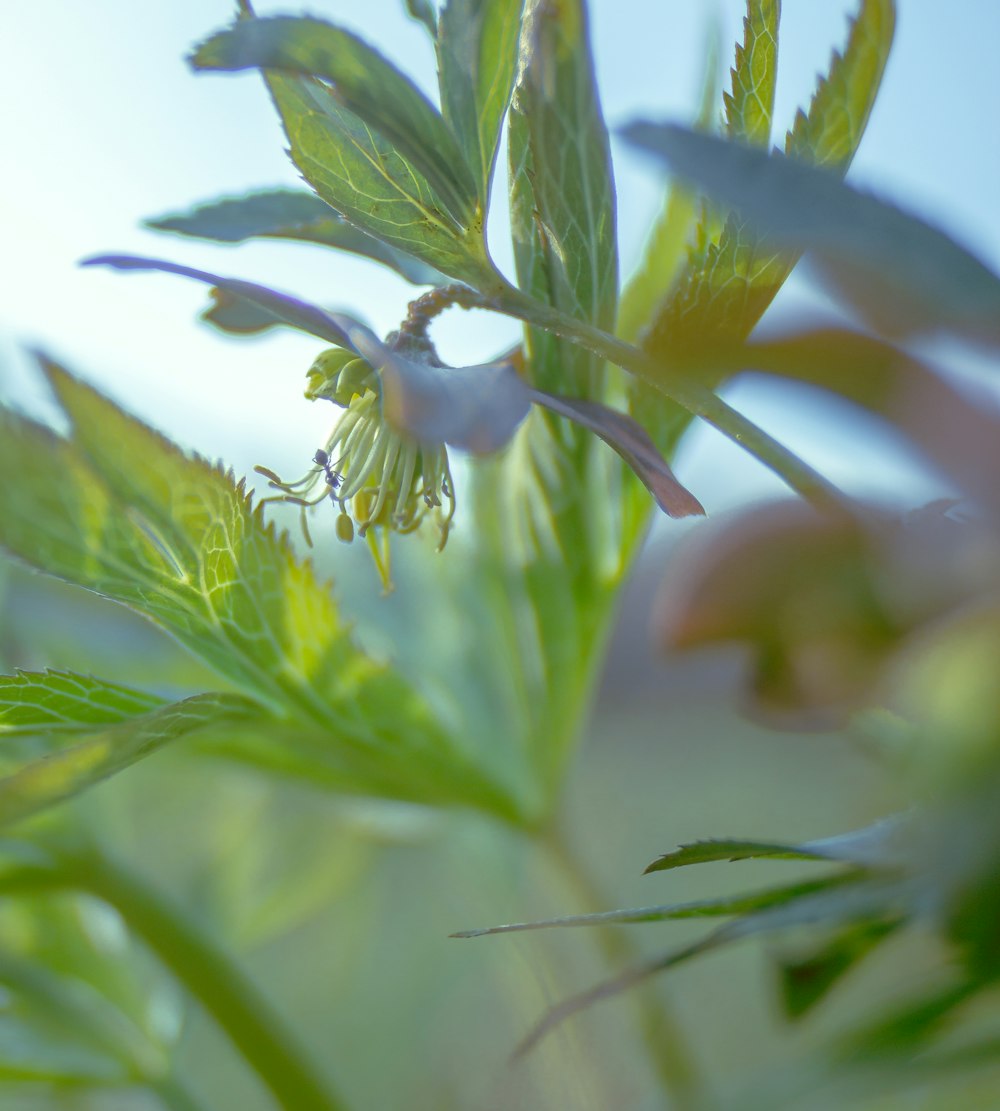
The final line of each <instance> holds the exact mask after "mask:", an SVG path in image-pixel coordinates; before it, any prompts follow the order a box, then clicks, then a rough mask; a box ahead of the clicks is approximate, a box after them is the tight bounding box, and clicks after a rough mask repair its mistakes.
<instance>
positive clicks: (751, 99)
mask: <svg viewBox="0 0 1000 1111" xmlns="http://www.w3.org/2000/svg"><path fill="white" fill-rule="evenodd" d="M780 17H781V0H747V14H746V15H745V16H744V17H743V42H742V43H740V44H737V47H736V65H735V66H734V67H733V68H732V69H731V70H730V71H729V72H730V74H731V76H732V80H733V84H732V91H730V92H727V93H725V94H724V95H723V100H724V102H725V105H726V132H727V134H728V135H729V137H730V138H731V139H738V140H742V141H743V142H746V143H752V144H753V145H754V146H762V147H766V146H767V144H768V142H769V141H770V139H771V114H772V112H773V111H774V89H775V84H776V78H777V74H778V20H779V19H780Z"/></svg>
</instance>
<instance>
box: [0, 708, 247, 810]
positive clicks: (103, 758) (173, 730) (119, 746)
mask: <svg viewBox="0 0 1000 1111" xmlns="http://www.w3.org/2000/svg"><path fill="white" fill-rule="evenodd" d="M259 712H260V711H259V708H258V707H257V706H256V705H255V704H254V703H251V702H249V701H248V700H247V699H243V698H238V697H236V696H233V695H223V694H202V695H195V696H194V697H192V698H188V699H185V700H184V701H182V702H176V703H173V704H172V705H168V706H163V707H161V708H160V709H157V710H154V711H152V712H151V713H148V714H144V715H142V716H141V717H137V718H133V719H132V720H130V721H125V722H121V723H119V724H117V725H112V726H109V727H108V728H106V729H103V730H101V731H100V732H98V733H91V734H90V735H89V736H87V737H86V738H85V739H84V740H82V741H80V742H79V743H77V744H74V745H73V746H72V747H69V748H62V749H60V750H59V751H57V752H53V753H50V754H49V755H47V756H45V757H43V758H42V759H40V760H35V761H33V762H31V763H29V764H26V765H25V766H24V767H22V768H20V769H18V770H17V771H16V772H14V773H13V774H12V775H8V776H5V777H4V778H2V779H0V825H7V824H9V823H10V822H16V821H20V820H21V819H23V818H26V817H30V816H31V815H32V814H36V813H38V811H40V810H43V809H45V808H46V807H49V806H52V805H54V804H55V803H58V802H62V801H64V800H65V799H68V798H71V797H72V796H73V795H77V794H79V793H80V792H81V791H83V790H85V789H86V788H88V787H91V786H93V785H94V784H95V783H99V782H100V781H101V780H103V779H107V778H108V777H109V776H112V775H114V774H115V773H116V772H119V771H122V770H123V769H124V768H127V767H129V765H131V764H134V763H136V761H138V760H141V759H142V758H143V757H144V756H148V755H150V754H151V753H153V752H155V751H157V749H160V748H162V747H163V746H164V745H167V744H169V743H170V742H171V741H175V740H177V739H178V738H180V737H183V736H185V735H186V734H188V733H193V732H195V731H197V730H200V729H205V728H210V727H213V726H216V725H219V724H221V723H228V722H231V721H232V720H233V719H234V718H246V717H253V716H254V715H256V714H257V713H259Z"/></svg>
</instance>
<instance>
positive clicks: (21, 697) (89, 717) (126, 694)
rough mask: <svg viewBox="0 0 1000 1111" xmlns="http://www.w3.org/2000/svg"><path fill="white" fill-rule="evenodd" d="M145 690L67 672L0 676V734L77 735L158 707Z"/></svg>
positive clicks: (162, 701)
mask: <svg viewBox="0 0 1000 1111" xmlns="http://www.w3.org/2000/svg"><path fill="white" fill-rule="evenodd" d="M164 702H165V700H164V699H162V698H159V697H157V696H156V695H154V694H147V693H146V692H145V691H137V690H134V689H132V688H131V687H123V686H119V685H118V684H117V683H108V682H105V681H104V680H102V679H94V678H91V677H90V676H87V675H76V674H74V673H73V672H70V671H44V672H28V671H19V672H17V674H15V675H0V736H17V735H19V734H26V733H42V732H44V733H47V734H51V733H80V732H88V731H91V730H93V729H94V728H95V727H97V726H101V725H114V724H116V723H117V722H121V721H126V720H127V719H129V718H133V717H138V716H139V715H141V714H146V713H150V712H151V711H153V710H156V709H158V708H159V707H161V706H163V704H164Z"/></svg>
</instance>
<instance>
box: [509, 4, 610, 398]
mask: <svg viewBox="0 0 1000 1111" xmlns="http://www.w3.org/2000/svg"><path fill="white" fill-rule="evenodd" d="M520 50H521V53H520V67H519V72H518V75H517V82H516V84H515V87H514V95H513V102H512V106H511V116H510V163H511V189H512V192H511V224H512V230H513V236H514V255H515V261H516V264H517V273H518V278H519V281H520V284H521V287H522V288H523V289H525V290H527V291H528V292H529V293H531V294H532V295H533V296H535V297H537V298H538V299H540V300H544V301H547V302H548V303H549V304H552V305H555V306H556V307H557V308H559V309H561V310H563V311H564V312H566V313H569V314H570V315H572V316H576V317H578V318H579V319H581V320H586V321H588V322H590V323H592V324H596V325H597V326H598V327H600V328H604V329H607V330H611V329H612V328H613V326H614V322H615V313H616V301H617V281H618V260H617V249H616V240H615V196H614V182H613V179H612V170H611V159H610V149H609V145H608V135H607V129H606V127H605V125H604V118H603V115H602V113H601V106H600V102H599V99H598V95H597V89H596V85H595V80H594V65H593V60H592V58H591V54H590V45H589V42H588V37H587V16H586V9H585V8H584V5H583V3H582V0H569V2H567V3H560V4H555V3H554V2H553V0H527V4H526V7H525V13H524V24H523V29H522V34H521V47H520ZM528 350H529V354H530V364H531V376H532V384H533V385H536V386H538V387H539V388H541V389H548V390H553V389H554V390H556V391H557V392H561V390H560V387H566V386H570V387H571V388H572V389H573V390H574V391H579V392H581V393H582V394H583V395H584V396H586V397H588V398H590V399H591V400H597V399H598V397H599V395H600V391H601V382H602V379H603V366H602V363H601V360H600V359H598V358H596V357H595V356H593V355H590V354H589V353H587V352H585V351H582V350H581V349H580V348H579V347H575V346H574V345H573V344H570V343H568V342H566V341H564V340H560V339H559V338H557V337H555V336H552V335H550V334H549V333H539V332H537V331H535V330H530V331H529V337H528Z"/></svg>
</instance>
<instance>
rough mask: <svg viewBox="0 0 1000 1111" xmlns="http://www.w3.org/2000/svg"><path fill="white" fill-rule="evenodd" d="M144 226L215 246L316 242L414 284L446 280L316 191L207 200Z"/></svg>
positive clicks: (282, 191) (272, 191)
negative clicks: (274, 241)
mask: <svg viewBox="0 0 1000 1111" xmlns="http://www.w3.org/2000/svg"><path fill="white" fill-rule="evenodd" d="M146 227H149V228H154V229H155V230H157V231H169V232H176V233H177V234H178V235H188V236H193V237H194V238H197V239H211V240H213V241H214V242H217V243H244V242H246V240H248V239H255V238H258V237H262V238H267V239H291V240H297V241H301V242H303V243H317V244H320V245H322V246H325V247H335V248H337V249H338V250H341V251H347V252H349V253H350V254H354V255H360V256H361V257H362V258H370V259H374V260H375V261H376V262H381V263H383V264H384V265H385V266H388V267H390V268H391V269H392V270H395V271H396V273H397V274H400V275H401V276H402V277H404V278H406V280H407V281H410V282H413V283H415V284H416V285H437V284H438V283H440V282H443V281H446V280H447V279H446V278H445V276H444V275H443V274H442V273H441V272H440V271H439V270H435V269H434V267H432V266H428V265H427V264H426V263H423V262H421V261H420V260H419V259H416V258H413V256H412V255H408V254H406V253H405V252H403V251H397V250H396V249H395V248H393V247H390V246H388V245H387V244H385V243H383V242H381V241H380V240H378V239H376V238H375V237H374V236H373V235H369V234H368V233H367V232H364V231H362V230H361V229H360V228H356V227H354V225H353V224H350V223H348V222H347V221H346V220H345V219H344V218H343V216H341V215H340V214H339V213H337V212H335V211H334V210H333V209H332V208H331V207H330V206H329V205H328V204H327V203H326V202H325V201H322V200H320V198H319V197H317V196H316V194H315V193H307V192H305V191H304V190H302V189H269V190H267V191H266V192H260V193H249V194H247V195H246V196H243V197H226V198H222V199H220V200H216V201H209V202H207V203H206V204H201V205H198V206H197V207H196V208H192V209H191V210H190V211H188V212H183V213H176V214H173V215H169V216H159V217H157V218H156V219H153V220H147V221H146Z"/></svg>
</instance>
